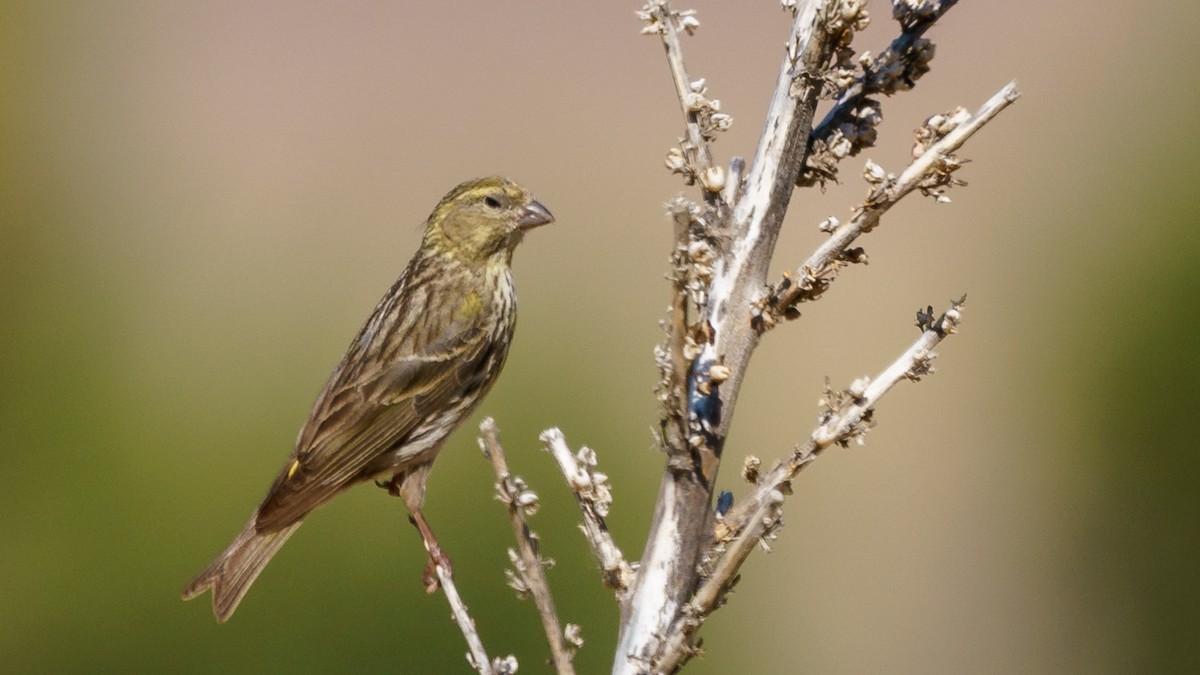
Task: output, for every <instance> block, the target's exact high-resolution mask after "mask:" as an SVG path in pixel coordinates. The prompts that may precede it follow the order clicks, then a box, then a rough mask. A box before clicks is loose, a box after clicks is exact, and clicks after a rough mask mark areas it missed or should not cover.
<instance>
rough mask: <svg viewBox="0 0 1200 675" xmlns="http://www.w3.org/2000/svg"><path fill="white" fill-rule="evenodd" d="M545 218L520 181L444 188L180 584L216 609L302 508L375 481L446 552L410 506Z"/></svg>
mask: <svg viewBox="0 0 1200 675" xmlns="http://www.w3.org/2000/svg"><path fill="white" fill-rule="evenodd" d="M553 221H554V217H553V216H552V215H550V212H549V211H548V210H547V209H546V207H544V206H542V205H541V204H540V203H538V202H537V201H536V200H534V199H533V197H532V196H531V195H530V194H529V192H528V191H526V190H525V189H524V188H522V187H521V186H519V185H517V184H516V183H513V182H511V181H509V180H506V179H504V178H501V177H497V176H493V177H491V178H483V179H479V180H474V181H469V182H466V183H463V184H462V185H459V186H458V187H456V188H454V189H453V190H451V191H450V192H449V193H448V194H447V195H446V196H445V197H443V198H442V201H441V202H440V203H438V205H437V208H435V209H434V210H433V213H432V214H430V216H429V220H428V221H427V222H426V223H425V234H424V237H423V239H422V241H421V247H420V248H419V249H418V250H417V253H416V255H414V256H413V258H412V260H411V261H409V263H408V266H407V267H406V268H405V269H404V272H403V273H402V274H401V275H400V278H399V279H398V280H397V281H396V283H395V285H393V286H392V288H391V290H389V291H388V292H387V295H385V296H384V297H383V300H381V301H380V302H379V304H378V305H377V306H376V307H375V311H374V312H373V313H372V314H371V317H370V318H369V319H367V322H366V324H364V325H363V327H362V329H361V330H359V332H358V335H357V336H356V337H355V338H354V341H353V342H351V343H350V347H349V349H347V350H346V355H345V356H343V357H342V361H341V363H339V364H338V365H337V368H335V369H334V371H333V375H331V376H330V378H329V382H328V383H327V384H326V385H325V388H324V389H323V390H322V391H321V393H320V395H318V396H317V400H316V403H314V404H313V409H312V412H311V413H310V414H309V417H308V421H307V422H306V423H305V425H304V427H303V428H302V429H301V430H300V435H299V437H298V438H297V439H296V447H295V450H294V451H293V452H292V456H291V457H290V458H289V459H288V461H287V463H286V464H285V465H284V467H283V470H282V471H281V472H280V474H279V476H278V477H277V478H276V479H275V483H274V484H273V485H272V486H271V489H270V490H269V491H268V492H267V496H266V498H264V499H263V501H262V504H260V505H259V507H258V509H256V510H255V512H254V514H253V515H252V516H250V521H249V522H247V523H246V526H245V527H244V528H242V531H241V532H240V533H239V534H238V535H237V537H236V538H234V540H233V543H231V544H230V545H229V547H228V548H226V549H225V551H224V552H223V553H221V555H219V556H217V558H216V560H214V561H213V562H212V563H211V564H210V565H209V566H208V567H207V568H205V570H204V571H203V572H201V573H200V575H199V576H197V577H196V578H195V580H193V581H192V582H191V583H190V584H188V586H187V588H185V589H184V591H183V598H184V599H185V600H188V599H191V598H194V597H196V596H197V595H200V594H201V593H203V592H204V591H205V590H207V589H210V588H211V589H212V591H213V599H212V602H213V613H214V614H215V615H216V617H217V620H218V621H225V620H226V619H228V618H229V617H230V615H232V614H233V611H234V610H235V609H237V606H238V603H239V602H241V600H242V597H243V596H245V594H246V591H247V590H248V589H249V588H250V585H251V584H252V583H254V580H255V579H256V578H258V575H259V573H260V572H262V570H263V567H265V566H266V564H267V563H268V562H270V560H271V557H272V556H273V555H275V552H276V551H278V550H279V547H281V546H283V544H284V542H286V541H287V539H288V537H290V536H291V535H292V533H293V532H295V531H296V528H298V527H300V524H301V523H302V522H303V521H304V518H305V516H307V515H308V514H309V513H310V512H311V511H312V510H313V509H315V508H317V507H318V506H320V505H322V504H324V503H325V502H327V501H329V500H330V499H332V498H333V497H334V496H335V495H337V494H338V493H340V492H341V491H343V490H345V489H346V488H348V487H350V486H352V485H356V484H358V483H362V482H365V481H369V480H377V479H382V480H384V481H386V483H385V484H384V485H385V486H386V487H388V489H389V491H390V492H391V493H392V494H394V495H399V496H400V497H402V498H403V499H404V504H405V506H406V507H407V508H408V510H409V512H410V514H411V516H412V521H413V523H414V524H415V525H416V526H417V528H418V529H419V530H420V532H421V537H422V540H423V541H424V543H425V547H426V549H427V550H428V551H429V555H430V567H429V570H428V571H427V573H426V581H427V583H428V584H430V586H431V590H432V589H433V588H436V582H434V581H431V574H432V573H433V571H434V566H435V565H438V564H441V565H443V566H445V567H446V569H448V568H449V561H448V559H447V558H446V557H445V555H444V554H443V553H442V552H441V549H440V548H439V547H438V544H437V540H436V539H435V538H434V536H433V533H432V532H431V531H430V529H429V526H428V524H427V523H426V521H425V518H424V516H422V515H421V504H422V502H423V501H424V496H425V479H426V478H427V477H428V475H429V470H430V467H431V466H432V465H433V460H434V459H435V458H436V457H437V454H438V451H439V450H440V449H441V446H442V443H443V441H445V439H446V437H447V436H448V435H449V434H450V433H451V432H452V431H454V430H455V429H456V428H457V427H458V426H459V424H461V423H462V421H463V420H464V419H466V417H467V416H468V415H470V414H471V411H472V410H474V409H475V407H476V405H478V404H479V402H480V400H481V399H482V398H483V396H484V394H486V393H487V391H488V389H490V388H491V386H492V384H493V383H494V382H495V381H496V376H497V375H499V373H500V369H501V367H503V365H504V359H505V357H506V356H507V354H508V347H509V344H510V342H511V341H512V335H513V327H514V325H515V323H516V297H515V295H514V293H513V282H512V267H511V264H512V254H513V249H514V248H516V246H517V244H518V243H520V242H521V239H522V237H523V236H524V234H525V232H526V231H528V230H530V229H532V228H535V227H538V226H540V225H545V224H547V223H551V222H553Z"/></svg>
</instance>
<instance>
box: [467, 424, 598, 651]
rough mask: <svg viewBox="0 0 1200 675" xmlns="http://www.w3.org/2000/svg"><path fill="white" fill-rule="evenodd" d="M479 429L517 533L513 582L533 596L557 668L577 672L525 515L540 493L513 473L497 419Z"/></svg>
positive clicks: (500, 495)
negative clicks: (501, 440)
mask: <svg viewBox="0 0 1200 675" xmlns="http://www.w3.org/2000/svg"><path fill="white" fill-rule="evenodd" d="M479 433H480V438H479V448H480V449H481V450H482V451H483V454H484V456H486V457H487V458H488V459H490V460H491V462H492V468H493V469H494V470H495V472H496V497H497V498H498V499H499V500H500V501H501V502H503V503H504V505H505V506H506V507H507V511H508V517H509V520H511V521H512V528H513V537H514V538H515V539H516V541H517V550H516V551H515V552H514V551H512V550H511V549H510V550H509V559H510V560H511V562H512V563H513V567H514V568H515V569H516V572H515V574H514V575H513V578H512V579H511V580H510V584H511V585H513V586H514V587H516V588H517V592H518V593H519V594H521V595H530V596H532V597H533V603H534V605H535V606H536V607H537V611H538V616H539V617H540V618H541V620H542V630H543V631H544V632H545V634H546V642H547V643H548V644H549V645H550V658H551V661H552V662H553V663H554V670H555V672H557V673H559V675H574V673H575V666H574V665H573V664H572V659H574V657H575V651H574V648H573V647H572V646H570V645H568V644H567V639H566V634H565V633H564V631H563V627H562V624H560V623H559V622H558V612H557V611H556V610H555V609H554V598H553V597H552V596H551V594H550V585H549V584H548V583H547V582H546V573H545V569H544V568H545V565H546V562H545V561H544V560H542V557H541V555H540V554H539V553H538V544H537V535H535V534H534V533H533V532H532V531H531V530H530V529H529V525H528V523H526V522H525V516H526V515H527V514H531V513H532V512H533V511H534V510H536V508H537V495H536V494H534V493H533V492H532V491H530V490H529V489H528V487H526V485H525V481H523V480H521V479H520V478H519V477H516V476H513V475H512V474H511V473H509V470H508V460H507V459H506V458H505V456H504V447H503V446H501V445H500V430H499V429H497V428H496V422H495V420H493V419H492V418H490V417H488V418H486V419H484V420H483V422H482V423H480V425H479ZM579 642H580V643H581V642H582V641H579ZM575 646H578V645H575Z"/></svg>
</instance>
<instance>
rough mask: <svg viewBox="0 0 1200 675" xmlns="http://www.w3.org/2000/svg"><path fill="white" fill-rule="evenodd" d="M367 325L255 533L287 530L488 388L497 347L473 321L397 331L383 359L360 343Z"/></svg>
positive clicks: (322, 399)
mask: <svg viewBox="0 0 1200 675" xmlns="http://www.w3.org/2000/svg"><path fill="white" fill-rule="evenodd" d="M384 309H385V308H383V307H381V308H380V309H379V310H377V313H378V311H383V310H384ZM409 316H412V314H411V313H409ZM417 320H418V321H419V319H417ZM371 325H372V322H370V321H369V322H368V323H367V325H366V326H365V327H364V329H363V333H360V335H359V338H357V339H356V340H355V342H354V344H353V345H352V346H351V349H350V351H349V352H348V353H347V354H346V357H345V358H344V359H343V360H342V363H341V364H340V365H339V366H338V368H337V370H335V371H334V374H333V375H332V376H331V377H330V380H329V383H328V384H327V385H326V387H325V390H324V391H322V393H321V395H320V396H319V397H318V399H317V404H316V405H315V407H314V409H313V412H312V414H311V415H310V417H309V420H308V423H307V424H306V425H305V427H304V429H303V430H301V432H300V438H299V440H298V442H297V448H296V452H295V453H294V454H293V456H292V459H291V460H289V462H288V465H287V466H285V467H284V469H283V471H282V473H280V475H279V477H278V478H277V479H276V481H275V484H274V485H273V486H272V487H271V490H270V492H269V493H268V494H267V497H266V499H264V500H263V503H262V505H261V506H260V507H259V512H258V520H257V525H258V529H259V530H260V531H274V530H276V529H278V528H281V527H286V526H287V525H289V524H291V523H293V522H295V521H297V520H299V519H300V518H303V517H304V516H305V515H306V514H307V513H308V512H309V511H311V510H312V509H314V508H316V507H317V506H319V505H321V504H322V503H324V502H325V501H328V500H329V499H330V498H332V497H333V496H334V495H335V494H337V493H338V492H340V491H341V490H343V489H344V488H346V487H349V486H350V485H353V484H355V483H357V482H360V481H362V480H365V479H367V478H370V477H372V476H373V475H375V474H377V473H379V472H381V471H385V470H387V469H388V468H389V463H390V462H391V461H392V460H393V459H394V457H395V453H396V452H397V451H398V450H400V449H401V448H402V447H403V446H404V445H405V444H406V443H408V442H409V441H411V440H413V439H412V437H413V434H414V432H415V431H423V430H422V429H421V427H422V425H423V424H424V423H427V422H430V421H432V420H433V419H434V418H436V417H437V416H438V415H439V414H441V413H443V412H446V411H450V410H454V409H456V408H460V407H459V406H457V405H456V404H457V403H458V399H461V398H463V397H464V396H470V395H471V393H472V391H473V390H475V389H477V388H478V387H479V386H484V385H486V382H487V372H486V370H487V368H486V366H485V365H484V364H486V363H487V362H488V361H489V360H490V357H489V355H488V352H489V351H490V350H491V349H494V348H496V345H492V344H490V339H489V334H488V333H489V331H486V330H484V329H483V328H482V327H481V322H479V321H478V317H474V320H462V321H459V320H456V321H452V322H451V323H450V325H449V326H448V327H447V328H446V329H445V330H443V331H441V333H440V334H438V335H436V336H433V338H432V339H426V340H422V339H421V335H420V333H421V331H419V330H416V329H414V328H412V327H411V326H401V327H400V329H399V330H398V331H397V332H395V333H393V335H395V336H397V337H398V339H401V340H402V344H401V345H400V347H399V349H398V350H396V353H395V354H394V355H392V354H387V356H388V357H390V358H385V359H381V358H378V357H379V356H380V354H378V353H371V352H373V351H374V352H377V351H378V349H376V348H373V347H372V346H371V342H373V341H367V340H364V339H363V335H364V334H365V333H366V332H367V331H368V330H369V329H370V327H371ZM400 336H402V337H400ZM368 337H369V336H368ZM389 351H390V350H389ZM460 409H461V408H460ZM464 412H465V411H464ZM460 414H462V413H460ZM457 421H458V420H457V419H452V420H447V421H445V425H446V426H447V427H450V428H452V427H453V426H454V424H455V423H456V422H457ZM437 440H440V439H437ZM434 446H435V447H436V440H435V442H434Z"/></svg>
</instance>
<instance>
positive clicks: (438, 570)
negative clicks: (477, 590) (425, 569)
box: [433, 565, 517, 675]
mask: <svg viewBox="0 0 1200 675" xmlns="http://www.w3.org/2000/svg"><path fill="white" fill-rule="evenodd" d="M433 569H434V573H435V574H437V578H438V581H440V582H441V586H442V592H443V593H445V594H446V601H447V602H449V603H450V612H451V613H452V615H453V617H454V623H455V624H456V625H457V626H458V629H459V630H460V631H462V634H463V638H465V639H466V641H467V649H468V650H470V651H468V652H467V663H469V664H471V667H472V668H474V669H475V670H476V671H478V672H479V675H509V673H515V672H517V660H516V659H515V658H513V657H512V656H507V657H504V658H496V659H495V660H494V661H489V660H488V655H487V650H486V649H484V647H483V640H481V639H480V638H479V632H478V631H476V630H475V620H474V619H472V618H471V613H470V611H469V610H468V609H467V604H466V603H465V602H463V599H462V596H461V595H459V594H458V587H457V586H455V585H454V577H453V576H452V575H451V574H450V573H449V572H447V571H446V568H445V567H442V566H441V565H436V566H434V568H433Z"/></svg>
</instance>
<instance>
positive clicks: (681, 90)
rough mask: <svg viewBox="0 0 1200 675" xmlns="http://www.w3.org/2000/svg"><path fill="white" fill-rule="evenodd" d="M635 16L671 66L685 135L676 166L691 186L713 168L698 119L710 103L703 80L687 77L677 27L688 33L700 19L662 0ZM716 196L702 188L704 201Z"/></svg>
mask: <svg viewBox="0 0 1200 675" xmlns="http://www.w3.org/2000/svg"><path fill="white" fill-rule="evenodd" d="M639 16H641V17H642V18H643V20H645V21H646V22H647V24H648V25H647V27H646V28H645V29H644V30H643V32H646V33H657V34H658V35H659V36H661V38H662V43H663V50H664V51H665V52H666V57H667V65H668V67H670V69H671V81H672V82H673V83H674V85H675V94H676V96H678V97H679V107H680V109H681V110H682V111H683V116H684V123H685V134H686V138H685V140H684V141H683V142H682V143H681V146H682V147H681V148H680V149H681V150H682V151H683V156H684V165H683V166H682V167H679V168H680V169H682V170H681V173H683V175H684V176H685V178H686V179H687V182H688V184H689V185H691V184H692V183H693V182H695V181H696V180H703V179H704V176H705V175H706V173H707V172H708V171H709V170H710V169H711V168H712V167H713V161H712V151H711V150H710V148H709V145H708V139H707V138H705V133H704V128H703V126H702V122H701V119H700V112H701V111H706V112H708V111H709V110H710V109H709V108H707V107H706V105H705V104H711V102H710V101H707V100H706V99H705V98H704V91H703V82H702V81H693V80H692V79H691V78H690V77H689V76H688V72H687V66H686V65H685V64H684V62H683V45H682V43H681V41H680V39H679V37H680V36H679V33H680V30H681V28H682V29H683V30H684V31H685V32H687V33H689V34H690V33H691V32H692V31H693V30H695V29H696V28H697V27H698V26H699V25H700V22H699V21H697V20H696V17H695V12H693V11H690V10H689V11H684V12H678V11H675V10H673V9H671V6H670V4H669V3H668V2H667V1H666V0H649V1H648V2H647V3H646V6H645V8H643V9H642V11H641V12H639ZM711 112H715V110H712V111H711ZM717 198H718V197H717V195H715V194H714V193H712V192H711V191H709V190H705V199H706V200H710V199H717Z"/></svg>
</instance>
